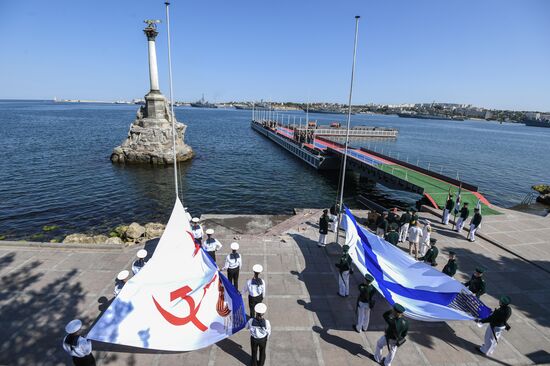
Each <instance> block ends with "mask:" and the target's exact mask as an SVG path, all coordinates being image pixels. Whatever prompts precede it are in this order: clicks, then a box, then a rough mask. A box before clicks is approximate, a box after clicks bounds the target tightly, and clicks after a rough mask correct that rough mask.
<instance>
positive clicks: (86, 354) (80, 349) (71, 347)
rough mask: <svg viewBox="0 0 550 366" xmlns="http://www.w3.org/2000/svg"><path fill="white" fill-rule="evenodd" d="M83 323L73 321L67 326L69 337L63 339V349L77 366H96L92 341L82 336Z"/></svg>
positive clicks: (66, 330)
mask: <svg viewBox="0 0 550 366" xmlns="http://www.w3.org/2000/svg"><path fill="white" fill-rule="evenodd" d="M80 328H82V321H80V320H79V319H74V320H71V321H70V322H69V323H68V324H67V325H66V326H65V332H67V335H66V336H65V338H63V349H64V350H65V352H67V353H68V354H69V355H71V357H72V358H73V364H74V365H76V366H80V365H82V366H95V364H96V362H95V358H94V355H93V353H92V341H90V340H89V339H86V338H84V337H82V336H81V335H80Z"/></svg>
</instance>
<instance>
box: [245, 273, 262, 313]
mask: <svg viewBox="0 0 550 366" xmlns="http://www.w3.org/2000/svg"><path fill="white" fill-rule="evenodd" d="M263 270H264V267H262V265H261V264H255V265H254V266H253V267H252V271H253V272H254V277H252V278H251V279H249V280H248V281H246V287H245V288H244V294H246V293H248V307H249V309H250V317H251V318H254V307H255V306H256V304H259V303H261V302H262V301H263V300H264V297H265V292H266V291H265V287H266V286H265V285H266V283H265V281H264V280H263V279H261V278H260V273H262V271H263ZM244 294H243V295H244Z"/></svg>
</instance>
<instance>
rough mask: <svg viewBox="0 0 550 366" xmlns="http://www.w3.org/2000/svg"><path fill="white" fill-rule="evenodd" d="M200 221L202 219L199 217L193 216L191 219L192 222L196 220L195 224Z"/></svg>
mask: <svg viewBox="0 0 550 366" xmlns="http://www.w3.org/2000/svg"><path fill="white" fill-rule="evenodd" d="M199 221H200V220H199V218H198V217H193V218H192V219H191V222H194V223H195V224H196V223H197V222H199Z"/></svg>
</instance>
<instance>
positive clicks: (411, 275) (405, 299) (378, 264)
mask: <svg viewBox="0 0 550 366" xmlns="http://www.w3.org/2000/svg"><path fill="white" fill-rule="evenodd" d="M345 211H346V213H345V216H344V220H343V227H344V228H345V230H346V244H347V245H349V246H350V250H349V253H350V256H351V257H352V259H353V262H354V264H355V265H356V266H357V268H358V269H359V270H360V271H361V273H363V274H366V273H369V274H371V275H372V276H373V277H374V282H373V285H374V287H376V289H377V290H378V292H379V293H380V294H382V296H384V298H385V299H386V300H387V301H388V302H389V303H390V304H391V305H393V304H395V303H399V304H401V305H403V306H404V307H405V309H406V312H405V315H406V316H408V317H410V318H412V319H417V320H422V321H446V320H472V319H476V318H481V319H482V318H486V317H487V316H489V315H490V313H491V309H489V308H488V307H487V306H486V305H485V304H483V303H482V302H481V301H480V300H479V299H478V298H477V297H476V296H475V295H474V294H472V292H470V290H468V289H467V288H466V287H464V286H463V285H462V284H461V283H460V282H458V281H456V280H454V279H453V278H451V277H449V276H447V275H446V274H443V273H441V272H439V271H438V270H437V269H435V268H433V267H432V266H429V265H427V264H424V263H422V262H417V261H416V260H414V259H413V258H411V257H410V256H409V255H407V254H406V253H405V252H403V251H402V250H401V249H399V248H397V247H395V246H393V245H392V244H390V243H388V242H386V241H385V240H383V239H381V238H379V237H378V236H376V235H374V234H372V233H371V232H369V231H368V230H366V229H365V228H362V227H361V226H359V225H358V224H357V222H356V221H355V218H354V217H353V215H352V214H351V213H350V211H349V209H348V208H346V209H345Z"/></svg>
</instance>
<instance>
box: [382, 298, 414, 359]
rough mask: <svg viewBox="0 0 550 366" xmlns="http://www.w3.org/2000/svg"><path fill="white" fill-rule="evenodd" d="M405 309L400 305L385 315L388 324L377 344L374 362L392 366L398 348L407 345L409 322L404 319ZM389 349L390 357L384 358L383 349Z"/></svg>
mask: <svg viewBox="0 0 550 366" xmlns="http://www.w3.org/2000/svg"><path fill="white" fill-rule="evenodd" d="M404 312H405V308H404V307H403V306H401V305H399V304H397V303H396V304H394V305H393V310H388V311H386V312H385V313H384V315H383V316H384V320H385V321H386V323H387V324H388V325H387V327H386V331H385V332H384V335H383V336H382V337H380V339H379V340H378V342H377V343H376V351H375V352H374V360H375V361H376V362H378V363H380V364H383V365H385V366H391V362H392V361H393V358H394V357H395V354H396V352H397V347H399V346H401V345H402V344H403V343H405V337H406V336H407V332H408V331H409V321H408V320H407V319H405V318H404V317H403V313H404ZM384 347H387V348H388V355H387V356H386V357H385V358H382V348H384Z"/></svg>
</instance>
